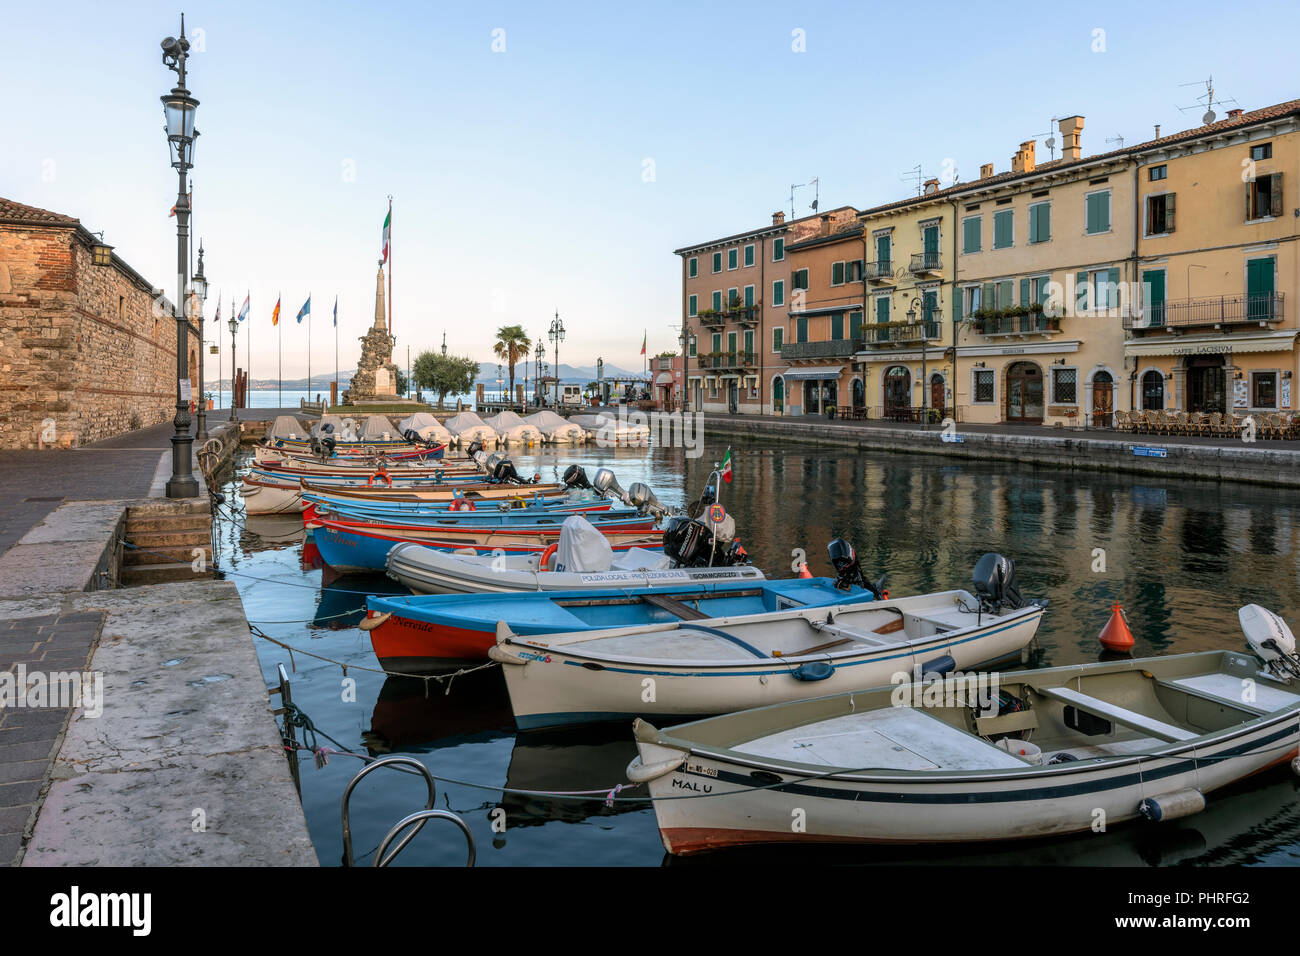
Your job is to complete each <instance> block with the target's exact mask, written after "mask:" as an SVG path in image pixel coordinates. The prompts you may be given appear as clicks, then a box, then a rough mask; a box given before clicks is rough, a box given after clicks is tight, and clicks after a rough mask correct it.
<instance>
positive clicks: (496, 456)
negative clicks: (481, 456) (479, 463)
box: [483, 451, 505, 477]
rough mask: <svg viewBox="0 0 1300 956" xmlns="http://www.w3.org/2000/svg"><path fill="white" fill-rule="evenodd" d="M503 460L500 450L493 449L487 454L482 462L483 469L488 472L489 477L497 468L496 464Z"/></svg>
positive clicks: (503, 456)
mask: <svg viewBox="0 0 1300 956" xmlns="http://www.w3.org/2000/svg"><path fill="white" fill-rule="evenodd" d="M504 460H505V455H502V454H501V453H500V452H495V451H494V452H493V453H492V454H490V455H488V456H487V460H486V461H485V462H484V464H483V470H484V471H486V472H487V473H488V476H489V477H491V475H492V473H493V472H495V471H496V470H497V465H499V464H500V463H501V462H502V461H504Z"/></svg>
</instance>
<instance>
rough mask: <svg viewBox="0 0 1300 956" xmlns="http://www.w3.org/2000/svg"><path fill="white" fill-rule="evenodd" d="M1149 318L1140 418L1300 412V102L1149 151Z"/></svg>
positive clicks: (1136, 354) (1142, 350) (1140, 324)
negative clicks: (1298, 375) (1296, 379)
mask: <svg viewBox="0 0 1300 956" xmlns="http://www.w3.org/2000/svg"><path fill="white" fill-rule="evenodd" d="M1134 158H1135V160H1136V163H1137V189H1138V192H1139V196H1140V201H1139V204H1138V206H1137V208H1136V213H1135V215H1136V219H1137V222H1136V225H1137V232H1138V239H1137V248H1138V268H1139V270H1140V273H1141V276H1140V278H1141V291H1142V302H1141V308H1140V309H1139V310H1135V312H1134V315H1133V317H1132V318H1131V319H1130V320H1129V321H1127V322H1126V325H1127V326H1128V327H1129V331H1130V337H1129V339H1128V340H1127V341H1126V342H1125V343H1124V354H1125V357H1126V359H1127V361H1128V364H1129V367H1130V369H1131V373H1130V374H1131V383H1130V386H1129V387H1130V389H1131V391H1132V394H1133V396H1134V397H1133V405H1134V407H1137V408H1142V409H1167V410H1177V411H1183V412H1202V413H1215V412H1219V413H1231V412H1236V413H1237V414H1252V413H1253V414H1259V413H1268V412H1278V411H1284V410H1294V409H1296V408H1298V407H1300V404H1297V396H1296V394H1295V390H1294V387H1293V375H1294V373H1295V372H1296V371H1297V365H1296V360H1297V355H1296V335H1297V321H1296V318H1297V317H1296V315H1295V310H1296V297H1297V294H1300V287H1298V286H1297V282H1298V281H1300V280H1298V278H1297V276H1298V274H1300V261H1298V259H1297V251H1296V246H1297V240H1298V239H1300V218H1298V217H1300V200H1298V199H1297V183H1296V180H1297V179H1300V100H1297V101H1291V102H1289V103H1282V104H1279V105H1277V106H1272V107H1268V108H1266V109H1261V110H1256V111H1254V112H1250V113H1244V112H1242V111H1241V110H1233V111H1231V112H1230V113H1229V114H1228V116H1227V117H1226V118H1225V119H1223V120H1221V121H1219V122H1216V123H1212V124H1210V125H1208V126H1202V127H1200V128H1198V129H1195V130H1189V131H1188V132H1185V133H1180V134H1178V135H1175V136H1168V137H1164V138H1163V139H1157V140H1155V141H1153V142H1150V143H1144V144H1142V145H1141V146H1139V147H1137V148H1136V149H1135V154H1134Z"/></svg>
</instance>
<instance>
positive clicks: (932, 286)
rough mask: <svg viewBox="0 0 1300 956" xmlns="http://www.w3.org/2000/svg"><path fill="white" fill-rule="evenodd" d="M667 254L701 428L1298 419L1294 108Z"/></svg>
mask: <svg viewBox="0 0 1300 956" xmlns="http://www.w3.org/2000/svg"><path fill="white" fill-rule="evenodd" d="M1083 128H1084V119H1083V117H1082V116H1072V117H1067V118H1066V119H1063V120H1060V122H1059V126H1058V130H1057V134H1058V136H1059V138H1060V141H1061V156H1060V157H1059V158H1057V157H1056V156H1055V155H1053V156H1052V158H1050V159H1048V161H1046V162H1038V157H1037V156H1036V149H1037V143H1036V141H1027V142H1024V143H1021V144H1020V148H1019V149H1018V150H1017V151H1016V153H1015V155H1014V156H1013V157H1012V160H1011V164H1010V169H1009V170H1006V171H1004V172H1000V173H998V172H995V171H994V167H993V166H992V164H987V165H985V166H983V167H982V168H981V170H980V175H979V177H978V178H977V179H974V180H971V181H967V182H959V183H956V184H954V185H952V186H949V187H947V188H940V184H939V182H938V180H934V179H932V180H929V181H927V182H926V183H924V185H923V187H922V189H921V192H920V195H918V196H914V197H909V198H907V199H903V200H900V201H896V202H892V203H888V204H885V205H880V206H875V207H871V208H867V209H857V208H855V207H852V206H841V207H838V208H835V209H831V210H829V211H826V212H819V213H817V214H815V215H812V216H805V217H801V218H798V219H792V220H787V219H786V217H785V215H784V213H776V214H774V215H773V216H772V220H771V222H770V223H769V224H767V225H765V226H763V227H761V228H758V229H753V230H749V231H746V232H741V233H735V234H732V235H728V236H725V237H722V238H719V239H715V240H710V241H708V242H703V243H697V244H694V245H691V246H686V247H683V248H680V249H678V250H676V254H677V255H678V256H679V257H680V260H681V268H682V304H681V308H682V327H683V336H682V352H683V355H684V357H685V360H684V361H685V368H684V370H683V377H684V383H683V385H684V388H683V391H684V394H683V399H684V403H685V404H686V406H687V407H688V408H691V409H699V410H703V411H715V412H725V411H728V410H732V409H734V410H735V411H738V412H747V413H758V414H769V415H801V414H825V413H827V411H828V409H829V408H831V407H832V406H833V407H834V408H835V409H836V413H837V414H852V415H856V416H863V415H865V416H866V417H869V418H886V419H895V420H907V419H911V420H915V419H916V418H918V417H919V416H920V415H921V414H922V410H923V409H930V410H933V411H932V412H931V415H932V417H936V418H945V417H952V418H955V419H957V420H958V421H967V422H1008V423H1024V424H1049V425H1065V426H1071V425H1072V426H1088V427H1110V426H1112V425H1113V424H1114V422H1115V412H1116V411H1123V410H1142V409H1150V410H1156V409H1165V410H1178V411H1188V412H1205V413H1214V412H1221V413H1231V412H1236V413H1238V414H1241V413H1245V412H1275V411H1285V410H1296V409H1297V408H1298V407H1300V405H1297V396H1296V395H1295V393H1294V390H1293V388H1292V382H1293V376H1294V374H1295V373H1296V371H1297V370H1298V369H1300V366H1298V365H1297V361H1298V359H1300V353H1297V347H1296V338H1297V332H1298V331H1300V325H1298V324H1297V317H1296V315H1295V307H1296V306H1295V303H1296V297H1297V295H1298V294H1300V286H1298V283H1300V278H1298V276H1300V268H1298V263H1297V254H1296V249H1297V241H1298V240H1300V199H1298V198H1297V194H1298V189H1300V184H1298V182H1297V181H1298V180H1300V100H1293V101H1290V102H1287V103H1281V104H1278V105H1276V106H1271V107H1268V108H1266V109H1261V110H1255V111H1252V112H1244V111H1242V110H1233V111H1231V112H1230V113H1229V114H1228V116H1227V117H1226V118H1225V119H1223V120H1221V121H1218V122H1214V123H1211V124H1208V125H1204V126H1201V127H1197V128H1195V129H1190V130H1186V131H1183V132H1180V133H1176V134H1173V135H1169V136H1160V135H1159V129H1158V128H1157V135H1156V137H1155V138H1154V139H1152V140H1150V141H1148V142H1145V143H1139V144H1136V145H1133V146H1128V147H1125V148H1122V149H1117V150H1112V151H1109V152H1106V153H1102V154H1099V155H1094V156H1088V157H1085V156H1084V155H1083V152H1082V133H1083Z"/></svg>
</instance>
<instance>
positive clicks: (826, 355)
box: [781, 338, 862, 362]
mask: <svg viewBox="0 0 1300 956" xmlns="http://www.w3.org/2000/svg"><path fill="white" fill-rule="evenodd" d="M861 348H862V339H860V338H854V339H831V340H829V341H826V342H786V343H784V344H783V345H782V346H781V360H782V361H785V362H798V361H801V360H807V359H837V358H838V359H843V358H851V357H852V356H853V355H854V354H855V353H856V352H858V351H859V350H860V349H861Z"/></svg>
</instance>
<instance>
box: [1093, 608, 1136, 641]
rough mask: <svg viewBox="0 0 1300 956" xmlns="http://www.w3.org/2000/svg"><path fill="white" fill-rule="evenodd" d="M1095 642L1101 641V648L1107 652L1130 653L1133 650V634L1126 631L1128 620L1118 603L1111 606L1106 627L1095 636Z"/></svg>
mask: <svg viewBox="0 0 1300 956" xmlns="http://www.w3.org/2000/svg"><path fill="white" fill-rule="evenodd" d="M1097 640H1099V641H1101V646H1102V647H1104V648H1106V650H1108V651H1131V650H1132V649H1133V644H1134V641H1133V632H1132V631H1130V630H1129V629H1128V618H1127V617H1126V616H1125V614H1124V609H1123V608H1122V607H1120V606H1119V602H1118V601H1116V602H1115V604H1113V605H1112V606H1111V609H1110V620H1109V621H1107V622H1106V626H1105V627H1103V628H1102V629H1101V633H1100V634H1099V635H1097Z"/></svg>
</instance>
